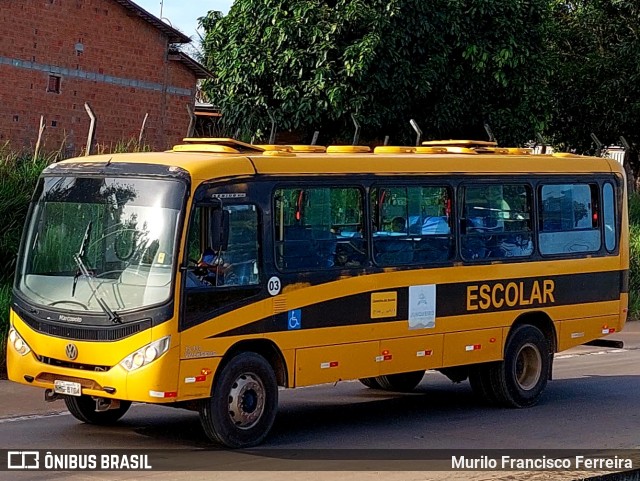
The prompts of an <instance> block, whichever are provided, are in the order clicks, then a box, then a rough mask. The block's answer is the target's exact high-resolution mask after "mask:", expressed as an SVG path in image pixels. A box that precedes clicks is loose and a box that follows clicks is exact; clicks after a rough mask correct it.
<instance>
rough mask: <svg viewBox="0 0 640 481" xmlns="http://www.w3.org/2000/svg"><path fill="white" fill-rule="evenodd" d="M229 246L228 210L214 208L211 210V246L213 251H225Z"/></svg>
mask: <svg viewBox="0 0 640 481" xmlns="http://www.w3.org/2000/svg"><path fill="white" fill-rule="evenodd" d="M228 246H229V211H227V210H224V209H214V210H213V211H212V212H211V248H212V249H213V251H214V252H221V251H226V250H227V247H228Z"/></svg>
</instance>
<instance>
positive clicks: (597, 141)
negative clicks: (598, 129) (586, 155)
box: [591, 132, 604, 157]
mask: <svg viewBox="0 0 640 481" xmlns="http://www.w3.org/2000/svg"><path fill="white" fill-rule="evenodd" d="M591 139H592V140H593V141H594V142H595V144H596V154H595V155H596V157H600V156H601V155H602V146H603V145H604V144H603V143H602V142H600V139H599V138H598V137H597V136H596V134H594V133H593V132H591Z"/></svg>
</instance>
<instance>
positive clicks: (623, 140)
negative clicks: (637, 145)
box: [620, 135, 631, 151]
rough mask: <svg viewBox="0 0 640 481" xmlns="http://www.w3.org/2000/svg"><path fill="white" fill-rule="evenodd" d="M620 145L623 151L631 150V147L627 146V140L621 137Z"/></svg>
mask: <svg viewBox="0 0 640 481" xmlns="http://www.w3.org/2000/svg"><path fill="white" fill-rule="evenodd" d="M620 145H622V147H624V150H625V151H627V150H631V145H629V142H627V139H625V138H624V137H623V136H622V135H621V136H620Z"/></svg>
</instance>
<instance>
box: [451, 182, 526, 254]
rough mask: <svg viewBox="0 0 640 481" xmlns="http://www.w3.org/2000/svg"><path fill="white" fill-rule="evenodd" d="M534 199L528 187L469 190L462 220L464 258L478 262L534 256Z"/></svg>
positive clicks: (465, 190)
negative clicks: (532, 206)
mask: <svg viewBox="0 0 640 481" xmlns="http://www.w3.org/2000/svg"><path fill="white" fill-rule="evenodd" d="M531 199H532V194H531V188H530V187H529V186H528V185H521V184H505V185H492V184H485V185H479V184H478V185H469V186H466V187H465V188H464V189H463V198H462V216H461V219H460V234H461V236H460V239H461V246H460V250H461V253H462V257H463V258H464V259H467V260H476V259H487V258H491V259H500V258H510V257H527V256H530V255H531V254H532V253H533V242H532V234H531V232H532V220H531V204H532V200H531Z"/></svg>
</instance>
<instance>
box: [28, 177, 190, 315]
mask: <svg viewBox="0 0 640 481" xmlns="http://www.w3.org/2000/svg"><path fill="white" fill-rule="evenodd" d="M184 196H185V185H184V184H183V183H181V182H178V181H173V180H158V179H153V180H151V179H132V178H113V177H112V178H104V177H102V178H101V177H45V178H43V179H41V180H40V184H39V186H38V190H37V191H36V195H35V196H34V200H33V202H34V205H33V207H32V210H31V217H30V219H29V220H28V222H27V230H26V237H25V239H24V244H23V250H22V253H21V258H20V259H19V261H18V269H17V275H16V289H17V290H18V291H19V292H20V293H21V294H22V295H23V296H24V297H26V298H27V299H28V300H29V301H31V302H33V303H34V304H36V305H40V306H48V307H52V308H56V309H63V310H65V311H75V312H78V313H79V312H83V313H89V312H98V313H105V314H107V316H108V317H109V318H110V319H111V320H112V321H119V320H120V319H119V317H118V316H117V314H116V313H117V312H120V311H127V310H133V309H139V308H142V307H147V306H152V305H155V304H159V303H162V302H164V301H166V300H167V299H168V298H169V296H170V293H171V285H172V278H173V271H174V269H173V260H174V257H175V247H176V239H177V234H178V232H177V228H178V217H179V213H180V209H181V207H182V202H183V199H184ZM62 320H63V319H62Z"/></svg>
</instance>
